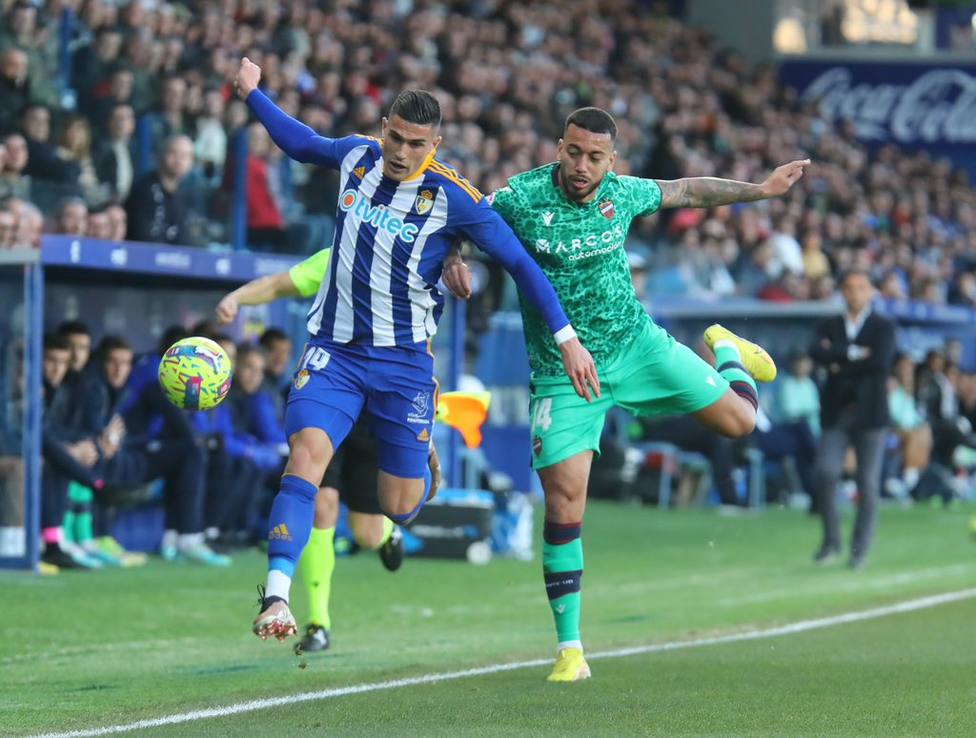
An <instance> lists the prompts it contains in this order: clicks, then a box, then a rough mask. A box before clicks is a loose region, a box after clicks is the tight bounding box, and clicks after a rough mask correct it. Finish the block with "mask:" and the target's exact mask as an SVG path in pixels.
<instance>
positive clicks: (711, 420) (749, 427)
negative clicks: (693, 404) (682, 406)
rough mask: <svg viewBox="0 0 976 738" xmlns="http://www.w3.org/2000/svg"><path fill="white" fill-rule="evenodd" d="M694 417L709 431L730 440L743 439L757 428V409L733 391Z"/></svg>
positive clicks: (729, 391)
mask: <svg viewBox="0 0 976 738" xmlns="http://www.w3.org/2000/svg"><path fill="white" fill-rule="evenodd" d="M694 417H695V418H697V419H698V420H699V422H701V424H702V425H704V426H705V427H706V428H708V429H709V430H712V431H715V432H716V433H720V434H721V435H723V436H726V437H728V438H742V437H743V436H748V435H749V434H750V433H752V431H753V429H754V428H755V427H756V408H754V407H753V406H752V405H751V404H750V403H749V401H748V400H745V399H743V398H742V397H740V396H739V395H737V394H736V393H735V392H733V391H732V390H731V389H730V390H728V391H727V392H726V393H725V394H724V395H722V396H721V397H720V398H719V399H718V400H716V401H715V402H713V403H712V404H711V405H709V406H708V407H706V408H704V409H702V410H699V411H698V412H697V413H695V414H694Z"/></svg>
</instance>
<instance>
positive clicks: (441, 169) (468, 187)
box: [430, 161, 484, 202]
mask: <svg viewBox="0 0 976 738" xmlns="http://www.w3.org/2000/svg"><path fill="white" fill-rule="evenodd" d="M430 171H432V172H436V173H437V174H440V175H441V176H442V177H446V178H447V179H448V180H450V181H451V182H453V183H454V184H456V185H457V186H458V187H460V188H461V189H462V190H464V192H466V193H467V194H468V196H469V197H470V198H471V199H472V200H474V201H475V202H481V198H482V197H484V195H482V194H481V192H479V191H478V188H477V187H475V186H474V185H473V184H471V183H470V182H469V181H468V180H466V179H465V178H464V177H462V176H461V175H460V174H458V173H457V172H455V171H454V170H453V169H451V168H450V167H448V166H447V165H446V164H442V163H441V162H439V161H433V162H431V164H430Z"/></svg>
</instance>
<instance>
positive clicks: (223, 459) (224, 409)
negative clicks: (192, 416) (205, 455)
mask: <svg viewBox="0 0 976 738" xmlns="http://www.w3.org/2000/svg"><path fill="white" fill-rule="evenodd" d="M264 372H265V352H264V349H263V348H262V347H261V346H259V345H254V344H250V343H242V344H240V345H239V346H238V347H237V362H236V364H235V372H234V383H233V385H232V386H231V390H230V393H229V394H228V396H227V399H226V400H225V401H224V403H223V404H222V405H219V406H218V407H217V408H215V409H214V410H212V411H210V412H208V413H197V429H198V431H200V430H204V432H205V433H209V434H210V435H211V437H212V438H213V437H214V436H217V437H218V438H219V441H218V443H217V444H214V443H211V446H215V445H216V446H218V447H219V452H218V453H215V454H213V455H212V456H211V466H210V470H209V477H210V479H211V480H212V481H211V483H210V484H209V487H208V495H207V515H206V518H207V526H208V536H209V537H210V538H215V537H217V536H218V535H221V534H222V542H223V543H228V544H230V545H237V544H246V543H248V542H250V541H251V540H252V531H253V529H254V521H255V519H256V518H257V516H258V513H259V509H258V507H259V505H260V503H261V498H262V493H263V492H264V490H265V487H266V484H265V482H266V480H267V479H268V477H269V476H270V477H277V476H278V475H280V473H281V470H282V462H283V460H284V458H285V457H286V456H287V453H288V445H287V439H286V438H285V430H284V425H283V423H282V418H281V416H280V415H279V414H278V412H277V410H276V405H275V400H274V397H272V395H271V394H270V393H269V392H268V391H267V390H265V389H264V387H263V382H264Z"/></svg>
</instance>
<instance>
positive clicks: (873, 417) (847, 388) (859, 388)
mask: <svg viewBox="0 0 976 738" xmlns="http://www.w3.org/2000/svg"><path fill="white" fill-rule="evenodd" d="M841 293H842V294H843V297H844V303H845V310H844V314H843V315H842V316H838V317H836V318H829V319H828V320H825V321H824V322H823V323H821V325H820V326H819V328H818V330H817V335H816V338H815V339H814V342H813V346H812V347H811V349H810V355H811V356H812V357H813V360H814V361H815V362H817V363H818V364H820V365H822V366H823V367H824V368H825V369H826V370H827V382H826V384H825V385H824V387H823V389H822V391H821V400H820V417H821V424H822V425H823V435H822V436H821V439H820V448H819V450H818V453H817V468H816V486H817V496H818V503H819V512H820V515H821V517H822V518H823V528H824V537H823V544H822V545H821V547H820V550H819V551H817V553H816V555H815V556H814V561H816V562H817V563H824V562H827V561H829V560H831V559H833V558H835V557H836V556H837V555H838V554H839V553H840V548H841V546H840V525H839V523H838V519H837V507H836V500H835V490H836V487H837V482H838V481H839V480H840V475H841V472H842V471H843V468H844V456H845V454H846V452H847V447H848V446H851V445H853V446H854V451H855V453H856V455H857V487H858V503H857V508H858V509H857V520H856V522H855V523H854V533H853V536H852V539H851V558H850V561H849V562H848V565H849V566H850V567H851V568H858V567H860V566H861V565H862V564H863V563H864V557H865V556H866V555H867V551H868V547H869V546H870V545H871V538H872V536H873V533H874V522H875V517H876V512H877V504H878V490H879V487H880V484H881V462H882V458H883V453H884V443H885V434H886V431H887V426H888V422H889V421H888V397H887V379H888V372H889V370H890V368H891V364H892V361H893V359H894V354H895V328H894V325H893V324H892V323H891V322H890V321H889V320H887V319H885V318H883V317H882V316H880V315H878V314H877V313H875V312H873V311H872V310H871V298H872V296H873V295H874V288H873V286H872V285H871V280H870V277H869V276H868V274H867V273H866V272H863V271H859V270H852V271H850V272H848V273H847V274H845V275H844V278H843V280H842V282H841Z"/></svg>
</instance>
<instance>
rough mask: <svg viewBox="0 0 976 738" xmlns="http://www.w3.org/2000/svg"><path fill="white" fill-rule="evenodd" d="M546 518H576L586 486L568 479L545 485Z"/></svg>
mask: <svg viewBox="0 0 976 738" xmlns="http://www.w3.org/2000/svg"><path fill="white" fill-rule="evenodd" d="M545 494H546V518H547V519H549V520H568V519H573V518H575V517H576V516H575V514H574V513H575V511H576V510H577V509H578V508H579V505H580V501H581V499H582V498H583V497H584V496H585V495H586V488H585V487H584V488H582V489H580V488H579V485H576V484H572V483H570V482H568V481H554V482H552V483H550V484H548V485H546V486H545Z"/></svg>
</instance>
